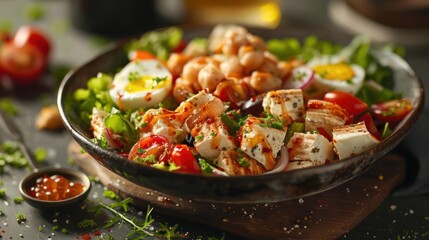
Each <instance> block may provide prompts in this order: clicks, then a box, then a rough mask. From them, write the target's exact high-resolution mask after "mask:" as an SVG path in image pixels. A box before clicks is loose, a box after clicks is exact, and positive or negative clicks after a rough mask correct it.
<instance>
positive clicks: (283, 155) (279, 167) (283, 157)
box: [264, 146, 289, 174]
mask: <svg viewBox="0 0 429 240" xmlns="http://www.w3.org/2000/svg"><path fill="white" fill-rule="evenodd" d="M288 163H289V153H288V151H287V147H286V146H283V147H282V149H280V158H279V160H278V161H277V164H276V166H275V167H274V168H273V169H272V170H271V171H268V172H266V173H264V174H270V173H278V172H283V171H284V170H285V169H286V166H287V164H288Z"/></svg>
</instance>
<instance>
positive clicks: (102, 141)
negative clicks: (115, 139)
mask: <svg viewBox="0 0 429 240" xmlns="http://www.w3.org/2000/svg"><path fill="white" fill-rule="evenodd" d="M92 142H94V143H95V144H97V145H98V146H100V147H101V148H103V149H106V150H107V149H109V148H110V145H109V143H108V142H107V140H106V138H105V137H103V136H101V137H100V138H93V139H92Z"/></svg>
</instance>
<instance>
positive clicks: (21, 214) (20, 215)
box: [16, 212, 27, 223]
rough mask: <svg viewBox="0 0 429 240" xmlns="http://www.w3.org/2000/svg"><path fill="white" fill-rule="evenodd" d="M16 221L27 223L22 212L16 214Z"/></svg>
mask: <svg viewBox="0 0 429 240" xmlns="http://www.w3.org/2000/svg"><path fill="white" fill-rule="evenodd" d="M16 221H17V222H18V223H21V222H25V221H27V218H26V217H25V215H24V214H23V213H22V212H18V213H17V214H16Z"/></svg>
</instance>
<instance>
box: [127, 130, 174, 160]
mask: <svg viewBox="0 0 429 240" xmlns="http://www.w3.org/2000/svg"><path fill="white" fill-rule="evenodd" d="M170 154H171V143H170V142H169V141H168V139H167V138H165V137H163V136H160V135H151V136H149V137H147V138H142V139H140V140H139V141H138V142H137V143H136V144H134V146H133V147H132V148H131V150H130V153H129V154H128V159H130V160H132V161H136V162H138V163H141V164H145V165H153V164H155V163H160V162H163V163H167V162H168V159H170Z"/></svg>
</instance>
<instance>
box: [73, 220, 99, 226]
mask: <svg viewBox="0 0 429 240" xmlns="http://www.w3.org/2000/svg"><path fill="white" fill-rule="evenodd" d="M77 226H78V227H79V228H94V227H96V226H97V223H96V222H95V221H94V220H93V219H83V220H82V221H80V222H78V223H77Z"/></svg>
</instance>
